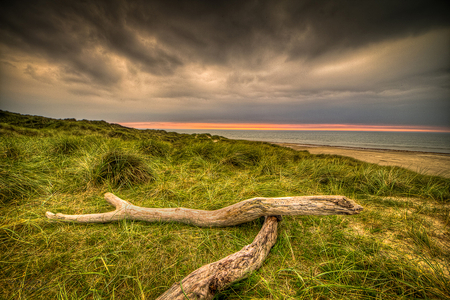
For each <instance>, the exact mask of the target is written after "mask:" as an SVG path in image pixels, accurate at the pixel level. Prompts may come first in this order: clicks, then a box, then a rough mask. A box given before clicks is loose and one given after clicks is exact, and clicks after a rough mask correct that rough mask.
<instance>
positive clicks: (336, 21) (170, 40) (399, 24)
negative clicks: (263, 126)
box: [0, 0, 450, 126]
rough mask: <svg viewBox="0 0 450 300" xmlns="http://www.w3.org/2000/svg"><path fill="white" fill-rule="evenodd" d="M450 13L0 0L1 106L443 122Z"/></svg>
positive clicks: (341, 5) (336, 5)
mask: <svg viewBox="0 0 450 300" xmlns="http://www.w3.org/2000/svg"><path fill="white" fill-rule="evenodd" d="M449 15H450V11H449V10H448V8H447V3H446V2H445V1H430V0H411V1H393V0H391V1H384V0H379V1H344V0H341V1H337V0H336V1H331V0H330V1H318V0H308V1H301V0H299V1H282V0H279V1H275V0H274V1H242V0H240V1H230V0H229V1H193V0H189V1H168V0H161V1H144V0H142V1H125V0H112V1H106V0H105V1H101V0H97V1H68V0H63V1H41V0H36V1H14V2H13V1H11V2H9V3H6V2H5V1H3V2H2V3H1V4H0V51H2V53H1V54H2V64H1V65H0V75H1V76H2V77H4V84H3V85H2V86H1V87H2V89H3V91H0V98H1V99H0V100H2V101H3V103H8V105H10V107H12V109H13V108H14V107H19V108H22V107H28V109H29V110H30V111H27V112H26V113H39V111H38V109H39V107H40V106H42V107H45V109H49V107H51V108H52V109H53V108H54V112H52V113H53V115H55V116H58V112H62V111H64V112H67V111H70V112H75V111H78V110H79V112H78V115H80V116H81V117H82V118H95V119H98V118H107V117H108V116H121V117H120V118H121V119H120V120H116V121H139V120H136V118H138V117H139V116H142V118H144V117H143V116H147V117H148V118H150V117H151V118H152V120H158V121H186V122H189V121H205V122H206V121H208V122H243V121H245V122H274V123H277V122H278V123H304V122H309V123H317V122H321V123H330V122H340V123H341V122H357V123H358V122H362V123H364V122H366V123H367V122H370V123H377V122H379V123H380V122H381V123H383V122H389V123H391V124H407V123H408V122H409V123H410V124H421V123H423V124H435V125H447V126H449V125H450V120H449V118H448V113H446V112H447V111H448V108H449V104H448V103H449V101H448V99H449V97H450V87H449V84H448V82H449V80H448V79H449V74H450V54H449V52H448V49H445V47H446V46H448V45H449V44H450V42H449V37H448V36H447V37H445V36H444V35H445V34H447V33H449V32H450V31H449V28H450V18H449V17H448V16H449ZM2 79H3V78H2ZM50 85H53V86H54V87H57V89H56V88H55V89H49V88H48V87H49V86H50ZM25 90H26V91H25ZM42 91H44V92H42ZM50 91H52V92H53V94H50ZM34 93H36V98H39V99H44V100H42V102H38V101H35V102H33V101H31V100H30V99H31V98H32V96H33V97H34V96H35V94H34ZM30 95H32V96H30ZM65 97H67V99H66V98H65ZM70 97H73V98H70ZM90 97H91V98H90ZM25 98H26V99H25ZM50 98H51V100H45V99H50ZM69 98H70V100H68V99H69ZM21 99H25V100H21ZM59 99H64V101H59ZM72 100H73V101H72ZM125 100H130V101H134V102H133V105H129V104H126V103H125V102H126V101H125ZM20 101H23V103H22V102H20ZM45 101H48V102H45ZM44 102H45V104H46V105H44ZM49 103H50V104H51V105H50V104H49ZM80 103H82V104H83V105H81V104H80ZM33 105H34V106H33ZM58 105H61V106H58ZM86 105H89V107H90V109H89V112H86V111H85V107H86ZM69 106H70V108H69ZM94 108H95V109H94ZM33 109H35V111H31V110H33ZM86 113H89V114H92V115H90V116H83V115H82V114H86ZM41 114H46V112H45V111H43V112H41ZM95 114H100V115H95ZM64 117H66V116H64ZM67 117H70V115H68V116H67ZM143 121H151V120H149V119H145V120H143Z"/></svg>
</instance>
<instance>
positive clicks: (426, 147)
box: [167, 129, 450, 154]
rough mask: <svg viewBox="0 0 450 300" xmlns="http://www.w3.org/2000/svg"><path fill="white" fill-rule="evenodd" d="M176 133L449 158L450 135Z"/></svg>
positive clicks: (437, 133) (218, 131) (288, 131)
mask: <svg viewBox="0 0 450 300" xmlns="http://www.w3.org/2000/svg"><path fill="white" fill-rule="evenodd" d="M167 131H176V132H178V133H189V134H192V133H210V134H212V135H220V136H223V137H226V138H229V139H243V140H252V141H265V142H280V143H295V144H300V145H313V146H339V147H354V148H368V149H389V150H402V151H405V150H406V151H420V152H435V153H448V154H450V133H441V132H367V131H290V130H207V129H205V130H200V129H195V130H194V129H189V130H181V129H175V130H167Z"/></svg>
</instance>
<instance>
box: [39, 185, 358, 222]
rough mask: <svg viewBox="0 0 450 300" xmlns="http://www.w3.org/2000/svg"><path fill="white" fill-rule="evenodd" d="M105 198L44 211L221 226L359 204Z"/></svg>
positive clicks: (311, 199)
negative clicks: (201, 204)
mask: <svg viewBox="0 0 450 300" xmlns="http://www.w3.org/2000/svg"><path fill="white" fill-rule="evenodd" d="M105 199H106V201H108V202H109V203H110V204H111V205H112V206H114V207H115V208H116V209H115V210H114V211H110V212H106V213H97V214H85V215H65V214H61V213H57V214H54V213H51V212H46V216H47V218H49V219H56V220H63V221H73V222H79V223H106V222H112V221H117V220H123V219H128V220H141V221H147V222H161V221H176V222H181V223H185V224H191V225H195V226H200V227H224V226H233V225H238V224H241V223H245V222H249V221H252V220H255V219H257V218H259V217H263V216H271V215H283V216H292V215H320V216H323V215H353V214H358V213H359V212H361V211H362V209H363V208H362V206H360V205H358V204H356V203H355V202H354V201H353V200H351V199H348V198H346V197H344V196H299V197H282V198H252V199H248V200H244V201H241V202H238V203H235V204H233V205H230V206H227V207H224V208H221V209H218V210H214V211H206V210H197V209H189V208H182V207H180V208H146V207H140V206H135V205H133V204H131V203H129V202H128V201H125V200H122V199H120V198H119V197H117V196H115V195H113V194H111V193H106V194H105Z"/></svg>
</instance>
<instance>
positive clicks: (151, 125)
mask: <svg viewBox="0 0 450 300" xmlns="http://www.w3.org/2000/svg"><path fill="white" fill-rule="evenodd" d="M119 124H120V125H122V126H126V127H132V128H139V129H211V130H318V131H397V132H450V128H447V127H436V126H399V125H353V124H264V123H263V124H261V123H178V122H124V123H119Z"/></svg>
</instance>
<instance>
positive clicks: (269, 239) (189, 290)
mask: <svg viewBox="0 0 450 300" xmlns="http://www.w3.org/2000/svg"><path fill="white" fill-rule="evenodd" d="M280 219H281V218H280ZM278 220H279V217H276V216H269V217H266V220H265V221H264V225H263V227H262V228H261V230H260V231H259V233H258V235H257V236H256V238H255V240H254V241H253V243H251V244H250V245H247V246H245V247H244V248H242V250H240V251H238V252H236V253H233V254H231V255H229V256H227V257H225V258H223V259H221V260H219V261H216V262H213V263H211V264H208V265H205V266H203V267H200V268H199V269H197V270H195V271H194V272H192V273H191V274H189V275H188V276H186V277H185V278H184V279H183V280H182V281H181V282H177V283H174V284H173V285H172V287H171V288H170V289H168V290H167V291H166V292H165V293H164V294H162V295H161V296H159V297H158V298H157V300H163V299H164V300H165V299H174V300H182V299H191V300H193V299H212V298H213V297H214V295H215V294H216V293H217V292H219V291H221V290H223V289H224V288H226V287H227V286H228V285H230V284H231V283H232V282H234V281H237V280H240V279H243V278H245V277H247V276H248V275H249V274H250V273H251V272H252V271H254V270H256V269H259V268H260V267H261V265H262V263H263V261H264V259H265V258H266V257H267V255H268V254H269V252H270V249H271V248H272V247H273V245H274V244H275V242H276V240H277V227H278Z"/></svg>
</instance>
